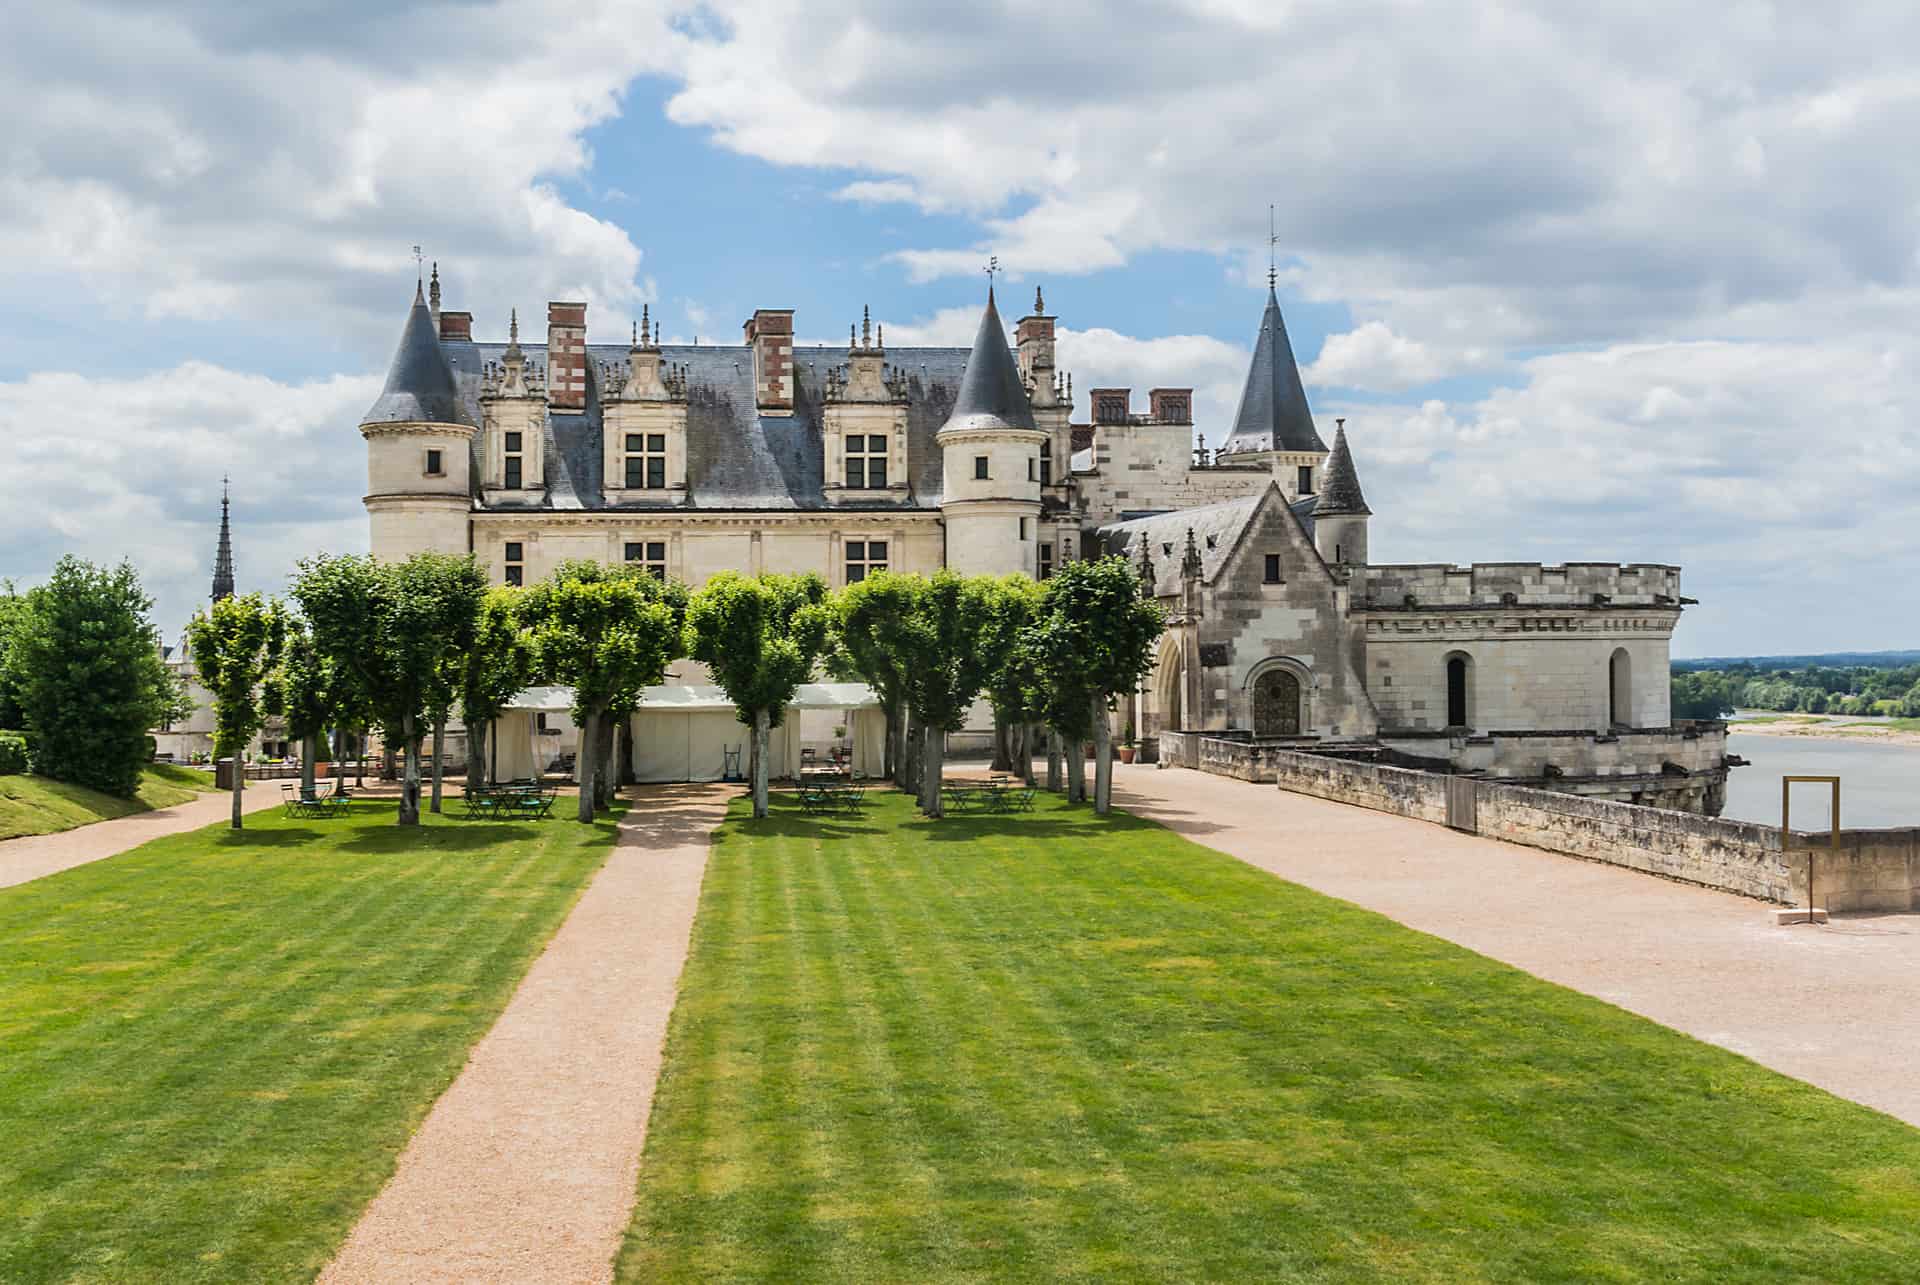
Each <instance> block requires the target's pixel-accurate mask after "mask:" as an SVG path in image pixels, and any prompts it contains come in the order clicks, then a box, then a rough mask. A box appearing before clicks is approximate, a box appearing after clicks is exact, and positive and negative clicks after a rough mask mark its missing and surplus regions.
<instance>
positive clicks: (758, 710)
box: [687, 571, 832, 817]
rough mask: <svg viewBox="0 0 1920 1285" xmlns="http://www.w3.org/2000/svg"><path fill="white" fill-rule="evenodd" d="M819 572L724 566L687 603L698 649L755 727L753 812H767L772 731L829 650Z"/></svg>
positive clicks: (736, 707)
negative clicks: (756, 572)
mask: <svg viewBox="0 0 1920 1285" xmlns="http://www.w3.org/2000/svg"><path fill="white" fill-rule="evenodd" d="M826 600H827V586H826V582H825V581H823V580H822V579H821V578H820V577H819V576H816V575H811V574H809V575H802V576H789V575H763V576H758V577H748V576H743V575H740V574H739V573H737V572H733V571H722V572H721V573H720V574H719V575H717V576H715V577H713V579H711V580H709V581H707V583H706V586H705V587H704V588H702V589H701V590H700V591H699V592H698V593H696V594H694V595H693V600H692V602H691V603H690V604H689V605H688V607H687V633H688V642H689V644H690V647H691V653H692V656H693V658H694V659H695V660H697V661H699V662H700V663H701V664H703V665H705V666H706V667H707V669H708V671H709V672H710V673H711V674H712V675H713V681H714V682H715V683H717V684H719V686H720V689H721V690H722V691H724V692H725V693H726V694H727V699H728V700H730V701H732V702H733V707H734V716H735V717H736V718H738V719H739V720H740V721H741V722H742V723H745V724H746V725H747V726H748V727H750V728H752V729H753V762H752V771H751V775H752V782H753V815H754V816H756V817H764V816H766V815H767V744H768V740H769V735H768V734H769V732H770V731H771V730H772V729H773V728H775V727H778V726H779V725H780V722H781V720H782V719H783V718H784V717H785V716H786V710H787V706H788V705H789V704H791V703H792V701H793V698H794V695H795V693H796V692H797V691H798V689H799V687H800V684H802V683H804V682H806V681H807V679H808V677H809V676H810V675H811V674H812V673H813V667H814V665H815V664H816V663H817V662H818V661H819V660H820V658H821V656H822V655H823V654H824V653H825V651H826V648H827V643H828V638H829V634H830V631H831V623H832V616H831V612H830V611H829V609H828V607H827V605H826Z"/></svg>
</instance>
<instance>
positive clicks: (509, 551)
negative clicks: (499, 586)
mask: <svg viewBox="0 0 1920 1285" xmlns="http://www.w3.org/2000/svg"><path fill="white" fill-rule="evenodd" d="M524 552H525V548H524V546H523V545H522V544H521V543H520V541H518V540H509V541H507V548H506V556H505V559H504V561H505V562H506V564H507V577H506V578H507V583H508V584H511V585H517V584H523V583H525V577H526V566H525V558H524V557H523V556H522V555H523V554H524Z"/></svg>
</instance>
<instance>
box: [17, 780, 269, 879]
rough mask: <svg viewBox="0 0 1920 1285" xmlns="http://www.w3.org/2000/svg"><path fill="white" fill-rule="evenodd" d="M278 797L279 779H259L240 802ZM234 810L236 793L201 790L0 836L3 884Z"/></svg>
mask: <svg viewBox="0 0 1920 1285" xmlns="http://www.w3.org/2000/svg"><path fill="white" fill-rule="evenodd" d="M279 803H280V783H279V782H278V781H255V782H253V783H252V784H251V785H249V786H247V788H246V789H245V790H243V791H241V793H240V807H241V809H242V810H243V811H246V812H258V811H259V810H260V809H262V808H266V807H277V806H278V805H279ZM232 815H233V796H232V795H230V794H228V793H226V792H225V791H224V790H223V791H220V792H219V793H216V794H203V795H201V796H200V797H199V798H197V799H194V800H193V801H192V802H190V803H182V804H180V805H179V806H178V807H171V808H156V809H155V810H153V811H152V812H135V813H133V814H132V815H130V816H123V817H114V818H113V819H112V820H109V821H95V822H93V823H92V824H91V825H82V826H75V827H74V828H73V829H71V830H62V831H60V833H58V834H29V835H22V836H21V837H20V838H18V839H0V888H11V887H12V886H13V885H14V884H17V883H25V882H27V880H29V879H39V878H41V877H43V876H45V875H50V874H55V873H57V872H59V871H61V870H71V869H72V868H73V867H74V866H84V865H86V864H87V863H88V862H89V861H100V860H104V859H105V858H107V857H117V856H119V855H120V854H121V853H123V852H125V851H126V850H127V849H129V848H137V847H139V846H140V845H141V844H143V843H145V842H146V841H147V840H149V839H159V838H163V837H165V836H166V835H169V834H179V833H181V832H182V831H184V830H198V829H199V828H200V827H201V826H203V825H212V824H213V823H214V822H216V821H225V820H227V819H228V818H230V817H231V816H232Z"/></svg>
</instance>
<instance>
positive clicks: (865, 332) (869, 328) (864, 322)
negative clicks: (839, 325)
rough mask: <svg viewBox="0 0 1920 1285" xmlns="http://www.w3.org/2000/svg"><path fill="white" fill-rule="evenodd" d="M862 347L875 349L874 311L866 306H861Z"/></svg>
mask: <svg viewBox="0 0 1920 1285" xmlns="http://www.w3.org/2000/svg"><path fill="white" fill-rule="evenodd" d="M860 346H861V347H862V348H871V347H873V310H872V309H871V308H869V307H868V306H867V305H866V304H861V305H860Z"/></svg>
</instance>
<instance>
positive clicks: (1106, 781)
mask: <svg viewBox="0 0 1920 1285" xmlns="http://www.w3.org/2000/svg"><path fill="white" fill-rule="evenodd" d="M1112 807H1113V725H1112V724H1111V723H1110V722H1108V716H1107V701H1106V697H1104V696H1096V697H1094V698H1093V810H1094V811H1095V812H1096V813H1098V814H1099V815H1101V816H1105V815H1106V814H1107V812H1108V810H1109V809H1111V808H1112Z"/></svg>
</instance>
